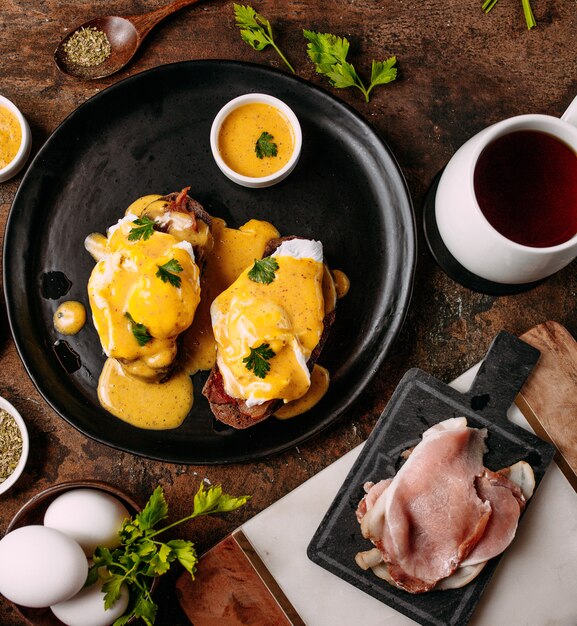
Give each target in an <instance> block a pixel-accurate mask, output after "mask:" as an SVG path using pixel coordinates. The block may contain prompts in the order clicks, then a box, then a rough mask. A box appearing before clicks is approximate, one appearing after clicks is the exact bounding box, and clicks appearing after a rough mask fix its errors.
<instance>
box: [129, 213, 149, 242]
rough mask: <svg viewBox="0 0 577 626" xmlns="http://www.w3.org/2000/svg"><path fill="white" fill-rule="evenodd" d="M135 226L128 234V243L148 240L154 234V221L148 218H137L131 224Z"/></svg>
mask: <svg viewBox="0 0 577 626" xmlns="http://www.w3.org/2000/svg"><path fill="white" fill-rule="evenodd" d="M132 223H133V224H135V225H136V228H131V229H130V232H129V233H128V241H138V240H139V239H144V241H146V240H147V239H150V237H152V234H153V233H154V220H151V219H150V218H149V217H146V215H145V216H143V217H138V218H137V219H135V220H134V222H132Z"/></svg>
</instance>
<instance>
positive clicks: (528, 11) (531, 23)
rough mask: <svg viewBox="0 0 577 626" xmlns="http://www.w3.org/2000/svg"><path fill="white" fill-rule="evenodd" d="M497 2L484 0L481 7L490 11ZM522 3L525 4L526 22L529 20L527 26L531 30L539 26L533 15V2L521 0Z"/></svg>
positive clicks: (495, 0) (487, 11) (486, 11)
mask: <svg viewBox="0 0 577 626" xmlns="http://www.w3.org/2000/svg"><path fill="white" fill-rule="evenodd" d="M496 4H497V0H485V2H483V6H482V7H481V8H482V9H483V11H485V13H489V11H490V10H491V9H492V8H493V7H494V6H495V5H496ZM521 4H522V5H523V13H524V14H525V22H527V28H528V29H529V30H531V29H532V28H535V26H537V22H536V21H535V16H534V15H533V10H532V9H531V4H530V2H529V0H521Z"/></svg>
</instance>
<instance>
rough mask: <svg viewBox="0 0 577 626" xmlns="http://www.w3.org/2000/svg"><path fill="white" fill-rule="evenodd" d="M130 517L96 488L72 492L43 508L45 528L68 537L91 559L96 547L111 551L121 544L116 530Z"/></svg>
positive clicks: (112, 497)
mask: <svg viewBox="0 0 577 626" xmlns="http://www.w3.org/2000/svg"><path fill="white" fill-rule="evenodd" d="M129 517H130V514H129V513H128V511H127V510H126V507H125V506H124V505H123V504H122V503H121V502H120V501H119V500H117V499H116V498H115V497H114V496H111V495H110V494H107V493H104V492H103V491H99V490H98V489H72V490H70V491H67V492H66V493H63V494H62V495H61V496H58V497H57V498H56V499H55V500H54V501H53V502H52V503H51V504H50V506H49V507H48V508H47V509H46V513H45V514H44V525H45V526H49V527H51V528H55V529H57V530H59V531H61V532H63V533H65V534H67V535H68V536H69V537H71V538H72V539H74V540H75V541H76V542H77V543H79V544H80V546H81V547H82V549H83V550H84V553H85V554H86V555H87V556H92V554H93V553H94V550H95V548H96V546H104V547H105V548H109V549H113V548H116V547H117V546H118V545H119V544H120V537H119V536H118V531H119V530H120V528H121V526H122V522H123V521H124V520H125V519H127V518H129Z"/></svg>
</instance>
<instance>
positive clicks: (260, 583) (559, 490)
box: [177, 322, 577, 626]
mask: <svg viewBox="0 0 577 626" xmlns="http://www.w3.org/2000/svg"><path fill="white" fill-rule="evenodd" d="M521 339H523V340H524V341H526V342H527V343H529V344H530V345H532V346H534V347H536V348H537V349H538V350H539V351H540V352H541V357H540V359H539V361H538V363H537V365H536V366H535V368H534V369H533V371H532V373H531V374H530V376H529V378H528V379H527V381H526V382H525V384H524V386H523V387H522V389H521V392H520V393H519V395H518V396H517V398H516V400H515V404H516V405H517V407H518V408H517V407H515V411H517V413H518V414H519V417H520V418H521V419H523V418H525V420H526V422H528V423H529V425H530V426H531V428H533V430H534V431H535V432H536V434H537V435H539V436H540V437H542V438H543V439H546V440H548V441H549V442H550V443H552V444H553V445H554V446H555V447H556V448H557V450H558V453H557V455H556V460H557V462H558V465H559V468H560V469H561V470H562V471H563V473H564V475H565V476H566V477H567V478H568V480H569V481H570V483H571V485H572V486H573V488H574V489H575V491H577V394H575V389H576V382H577V342H575V340H574V338H573V337H572V336H571V334H570V333H569V332H568V331H567V330H566V329H565V328H564V327H563V326H561V325H560V324H558V323H556V322H546V323H544V324H540V325H538V326H536V327H534V328H532V329H531V330H530V331H528V332H527V333H525V334H524V335H522V336H521ZM473 369H474V368H473ZM464 377H465V378H466V377H467V374H465V375H463V377H460V378H464ZM459 380H460V379H459ZM469 382H470V381H469ZM519 410H520V412H519ZM521 414H522V415H521ZM574 416H575V417H574ZM361 447H362V446H359V448H361ZM358 453H359V450H358V449H355V450H352V451H351V452H349V453H348V454H347V455H345V457H343V458H342V459H339V460H338V461H336V462H335V463H334V464H333V465H332V466H329V467H328V468H327V469H325V470H323V472H321V473H320V474H319V475H317V476H315V477H313V478H312V479H310V480H309V481H307V483H304V484H303V485H301V487H299V489H297V490H296V491H295V492H292V493H291V494H288V496H286V497H285V498H283V499H281V500H280V501H279V502H277V503H275V504H273V505H271V507H269V509H267V510H266V511H263V512H262V513H261V514H259V516H257V517H256V518H254V519H253V520H249V521H248V522H247V523H246V524H244V525H243V527H241V528H240V529H238V530H237V531H235V532H234V533H232V535H230V536H229V537H227V538H225V539H224V540H223V541H221V542H220V543H219V544H217V545H216V546H215V547H214V548H212V549H211V550H209V551H208V552H207V553H206V554H205V555H204V556H203V557H202V559H201V561H200V564H199V568H198V572H197V575H196V580H195V581H194V582H193V581H191V579H190V576H189V575H188V574H184V575H183V576H181V578H180V579H179V580H178V582H177V595H178V598H179V601H180V604H181V606H182V608H183V610H184V612H185V613H186V615H187V616H188V617H189V619H190V621H191V623H192V624H193V625H194V626H217V625H218V626H221V625H224V624H226V626H240V625H241V624H242V625H253V626H262V625H263V624H267V626H291V625H292V626H302V625H303V624H304V623H308V620H307V622H305V619H303V617H304V616H305V613H304V612H303V611H302V609H301V614H302V617H301V616H300V615H299V611H297V609H295V607H294V603H297V604H299V603H301V598H300V596H301V595H302V594H303V593H304V594H306V595H310V594H312V595H311V598H313V599H314V598H316V600H315V601H314V604H315V605H316V606H318V607H319V608H318V611H321V612H322V611H323V610H324V611H326V610H327V604H326V603H327V602H329V604H330V599H326V598H324V594H323V591H322V590H323V589H325V592H326V589H331V593H333V591H334V592H336V593H338V594H339V595H340V596H342V597H343V598H345V596H346V601H343V603H342V604H343V606H342V607H341V609H340V610H345V609H344V607H350V611H351V613H350V615H349V616H347V615H344V614H342V615H341V613H338V619H342V620H344V621H341V622H338V619H337V622H335V621H334V618H333V620H332V621H329V622H326V620H324V621H323V620H321V622H320V623H323V624H324V623H331V624H332V625H333V626H342V624H348V623H352V622H351V621H350V620H351V619H353V617H352V616H355V617H354V619H355V620H356V617H359V615H360V614H361V613H362V611H363V610H364V609H365V607H366V608H367V610H368V611H369V612H370V611H373V613H374V614H376V615H381V614H382V615H383V620H385V615H384V613H382V612H381V609H380V607H383V608H385V605H382V604H380V603H378V602H377V601H376V600H373V598H370V597H369V596H368V595H366V594H364V593H363V592H360V591H358V590H356V589H355V588H354V587H353V586H352V585H348V584H347V583H344V582H342V581H338V583H339V584H340V583H342V584H343V585H344V587H339V586H338V585H337V584H336V583H335V582H334V581H333V580H332V578H335V580H338V579H336V577H334V576H332V575H331V574H330V573H328V572H325V571H323V570H322V569H321V568H318V567H317V566H316V565H314V564H310V565H312V567H313V568H316V569H314V570H312V571H311V572H305V571H304V568H305V567H307V568H308V567H309V564H308V563H305V562H306V561H307V558H306V554H304V553H305V552H306V544H307V543H308V540H309V539H310V537H309V538H307V539H306V540H305V539H303V538H302V537H300V534H301V531H300V530H297V529H296V526H297V525H298V521H297V520H296V519H295V521H294V522H291V524H290V528H293V526H294V527H295V530H294V531H292V530H291V531H290V532H292V533H293V534H294V535H295V536H294V537H290V536H287V534H286V527H285V526H277V527H276V528H275V522H277V521H278V522H280V523H281V524H283V523H284V522H281V520H282V519H283V518H284V519H285V520H286V517H287V513H288V514H289V515H290V511H291V510H293V508H294V506H298V507H299V508H300V509H303V508H304V509H306V508H307V507H309V508H310V507H318V508H319V511H316V510H315V512H314V514H315V515H317V514H318V516H319V519H320V518H321V517H322V516H323V515H324V513H325V511H326V509H327V507H328V505H329V503H330V501H331V500H332V497H333V495H334V494H333V493H332V492H331V489H332V487H331V489H328V488H327V487H326V483H327V481H330V483H331V485H332V484H334V485H335V492H336V489H337V488H338V487H339V486H340V484H341V483H342V481H343V480H344V478H345V477H346V474H347V472H348V469H349V467H350V466H351V465H352V463H353V460H354V459H355V458H356V456H357V455H358ZM555 469H556V468H555ZM557 474H559V475H560V473H559V472H558V471H557ZM323 475H324V476H323ZM552 479H554V480H550V481H549V483H551V482H555V485H556V487H555V489H556V491H555V496H554V498H558V497H561V496H562V498H563V503H562V508H563V513H564V516H563V519H569V517H571V516H572V512H573V510H574V509H576V510H577V502H574V500H577V499H575V498H573V496H575V494H574V493H573V492H572V491H571V488H570V487H569V486H568V485H567V489H568V490H569V492H570V493H568V492H567V490H566V489H564V487H563V485H562V483H561V484H559V481H558V479H557V478H556V474H555V476H552ZM560 480H561V481H562V480H563V479H562V477H561V479H560ZM323 482H324V483H325V486H323V485H322V483H323ZM551 491H553V488H552V487H551V485H549V493H551ZM324 492H327V493H324ZM329 493H330V499H328V498H329V495H328V494H329ZM319 494H322V495H323V497H324V500H323V498H319ZM560 494H561V496H560ZM571 494H572V495H571ZM551 498H553V496H551ZM556 501H557V500H555V502H556ZM537 506H538V505H537ZM538 512H540V511H538ZM567 512H569V514H567ZM296 517H297V518H298V517H299V516H298V515H297V516H296ZM309 517H312V515H311V516H309ZM265 518H266V519H265ZM261 520H262V521H261ZM306 521H307V522H308V519H307V520H306ZM262 522H266V523H262ZM271 522H273V523H271ZM317 525H318V522H312V521H311V526H312V527H313V530H312V531H310V529H307V530H304V529H303V530H302V534H306V532H310V536H312V532H314V529H316V526H317ZM281 528H284V529H285V530H284V531H283V530H281ZM529 530H531V528H530V529H529ZM263 532H265V533H270V534H271V537H270V538H265V539H262V541H261V539H260V537H262V536H263V535H262V533H263ZM283 532H284V533H285V534H283ZM279 533H280V534H279ZM529 534H531V533H529ZM273 535H274V536H273ZM247 537H248V539H247ZM251 542H252V543H251ZM278 542H282V543H283V544H284V545H286V544H287V543H294V544H295V546H296V545H299V544H300V545H303V549H302V552H303V555H301V554H300V553H299V554H298V555H297V554H294V552H295V550H297V549H296V548H295V549H294V550H291V551H289V552H288V553H287V551H286V550H280V549H279V553H281V554H282V556H281V555H280V554H279V555H274V554H273V555H272V556H271V554H270V553H268V550H270V549H272V550H276V548H275V546H277V545H278V546H279V548H280V544H279V543H278ZM518 543H521V538H520V540H519V542H518ZM252 544H255V545H256V546H257V548H259V549H255V547H254V546H253V545H252ZM259 544H261V545H259ZM510 550H511V548H510ZM259 552H260V556H259ZM293 556H294V559H293ZM261 557H262V558H261ZM279 558H280V559H281V560H282V563H281V565H282V567H280V568H278V567H277V569H276V570H275V569H274V568H273V571H274V572H275V576H276V578H275V576H273V574H272V573H271V571H270V568H271V566H272V565H273V564H274V563H273V562H274V561H275V559H276V560H277V561H278V560H279ZM264 561H267V563H269V567H268V568H267V565H266V564H265V562H264ZM277 565H278V564H277ZM501 569H503V568H501ZM505 569H506V568H505ZM317 570H318V571H317ZM281 572H282V575H281ZM547 575H551V576H552V577H554V574H547ZM327 576H328V577H329V579H328V580H327V578H326V577H327ZM283 577H284V578H283ZM299 578H300V579H301V580H298V579H299ZM505 578H507V577H506V576H505ZM289 580H290V584H287V583H288V582H289ZM297 581H298V582H297ZM545 583H546V581H545ZM572 585H573V586H575V592H576V593H577V577H575V582H573V581H570V582H569V583H568V584H566V585H565V587H568V588H572V587H571V586H572ZM349 587H350V589H349ZM565 587H564V590H562V591H560V592H559V593H560V598H559V601H557V600H556V599H555V598H553V599H552V602H555V603H557V604H560V603H561V604H562V603H563V601H565V600H566V596H567V595H568V593H567V589H566V588H565ZM283 588H285V591H286V592H287V594H288V595H290V596H291V598H292V599H293V603H291V601H290V600H289V598H288V597H287V595H285V592H283ZM315 589H316V590H317V592H318V593H315ZM337 589H340V591H337ZM287 590H288V591H290V593H288V591H287ZM296 590H298V591H296ZM501 591H502V590H501ZM295 594H296V595H295ZM533 595H535V592H533ZM321 596H323V597H321ZM548 597H549V595H548ZM297 599H298V602H297ZM536 601H537V600H536ZM371 602H377V604H378V605H380V607H379V606H377V607H374V606H372V607H371V606H370V604H371ZM323 603H324V609H323V608H321V607H322V606H323ZM307 604H308V603H306V602H305V603H303V606H304V605H307ZM334 604H338V603H337V602H335V603H334ZM491 604H493V605H496V606H498V607H499V606H500V603H499V601H497V602H495V600H494V598H492V597H491V594H489V597H488V598H487V605H491ZM499 610H501V611H502V610H503V609H502V608H501V609H499ZM544 610H546V609H544ZM560 610H561V611H565V610H566V608H565V609H560ZM263 611H264V612H263ZM486 612H487V611H486V609H485V608H484V607H481V610H480V611H479V614H480V616H481V618H480V622H479V623H482V624H483V625H484V624H485V623H486V617H485V615H486ZM312 613H313V614H315V615H316V614H317V609H316V608H314V607H313V608H312ZM265 615H266V619H265V621H263V619H264V617H263V616H265ZM575 617H576V618H577V611H576V612H575ZM309 619H310V613H309ZM388 619H390V618H388ZM385 622H386V623H387V624H389V623H390V624H393V623H394V624H395V626H397V625H403V626H404V625H405V624H409V623H410V624H414V622H413V621H412V620H408V619H407V618H405V617H404V616H402V615H400V614H399V613H395V617H394V618H393V621H386V620H385V621H383V623H385ZM379 623H380V622H379ZM511 623H513V622H511ZM567 623H569V622H567ZM311 626H314V625H312V624H311Z"/></svg>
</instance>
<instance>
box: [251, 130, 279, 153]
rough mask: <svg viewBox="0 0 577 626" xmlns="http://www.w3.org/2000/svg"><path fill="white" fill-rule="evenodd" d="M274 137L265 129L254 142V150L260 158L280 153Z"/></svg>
mask: <svg viewBox="0 0 577 626" xmlns="http://www.w3.org/2000/svg"><path fill="white" fill-rule="evenodd" d="M273 139H274V137H273V136H272V135H271V134H270V133H267V132H266V130H264V131H263V132H262V133H261V135H260V137H259V138H258V139H257V140H256V143H255V144H254V151H255V153H256V156H257V157H258V158H259V159H264V157H275V156H276V155H277V153H278V150H277V145H276V143H274V142H273Z"/></svg>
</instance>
